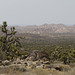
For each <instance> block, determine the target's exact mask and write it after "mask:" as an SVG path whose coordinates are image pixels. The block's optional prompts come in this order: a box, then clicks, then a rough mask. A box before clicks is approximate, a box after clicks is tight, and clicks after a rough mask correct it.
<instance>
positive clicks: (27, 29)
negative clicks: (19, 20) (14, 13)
mask: <svg viewBox="0 0 75 75" xmlns="http://www.w3.org/2000/svg"><path fill="white" fill-rule="evenodd" d="M15 28H16V30H17V31H18V33H31V34H43V35H46V34H50V33H75V25H72V26H66V25H64V24H43V25H40V26H37V25H30V26H15Z"/></svg>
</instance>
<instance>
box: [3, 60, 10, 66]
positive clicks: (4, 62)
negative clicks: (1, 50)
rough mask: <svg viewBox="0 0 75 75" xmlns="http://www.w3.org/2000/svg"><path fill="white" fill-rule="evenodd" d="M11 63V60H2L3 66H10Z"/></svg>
mask: <svg viewBox="0 0 75 75" xmlns="http://www.w3.org/2000/svg"><path fill="white" fill-rule="evenodd" d="M10 64H11V62H10V61H9V60H4V61H2V65H3V66H8V65H10Z"/></svg>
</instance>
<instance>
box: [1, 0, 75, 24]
mask: <svg viewBox="0 0 75 75" xmlns="http://www.w3.org/2000/svg"><path fill="white" fill-rule="evenodd" d="M3 21H7V22H8V24H9V25H42V24H45V23H48V24H65V25H74V24H75V0H0V24H2V22H3Z"/></svg>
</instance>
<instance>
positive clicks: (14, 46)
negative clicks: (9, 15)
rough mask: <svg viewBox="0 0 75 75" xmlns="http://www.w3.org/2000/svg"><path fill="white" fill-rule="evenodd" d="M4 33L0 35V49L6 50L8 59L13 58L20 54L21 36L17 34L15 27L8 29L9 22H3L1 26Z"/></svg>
mask: <svg viewBox="0 0 75 75" xmlns="http://www.w3.org/2000/svg"><path fill="white" fill-rule="evenodd" d="M1 31H2V32H3V35H2V36H0V50H2V51H4V52H5V53H6V55H7V57H8V59H13V58H14V57H16V56H18V55H19V47H20V42H19V38H18V37H16V36H15V34H16V32H17V31H16V30H15V27H12V28H10V31H9V30H8V29H7V22H3V25H2V27H1Z"/></svg>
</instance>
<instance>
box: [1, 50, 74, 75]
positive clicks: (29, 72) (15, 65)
mask: <svg viewBox="0 0 75 75" xmlns="http://www.w3.org/2000/svg"><path fill="white" fill-rule="evenodd" d="M73 68H74V65H73V64H72V65H64V64H63V63H62V62H57V61H55V63H53V64H52V63H50V61H49V58H48V55H47V54H46V53H43V52H41V51H38V50H34V51H32V52H31V54H30V55H28V56H23V57H22V58H16V59H14V61H13V62H12V61H8V60H4V61H0V75H67V74H64V73H63V72H65V73H68V72H70V71H72V69H73ZM61 73H63V74H61ZM69 74H70V73H69ZM74 75H75V74H74Z"/></svg>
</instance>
